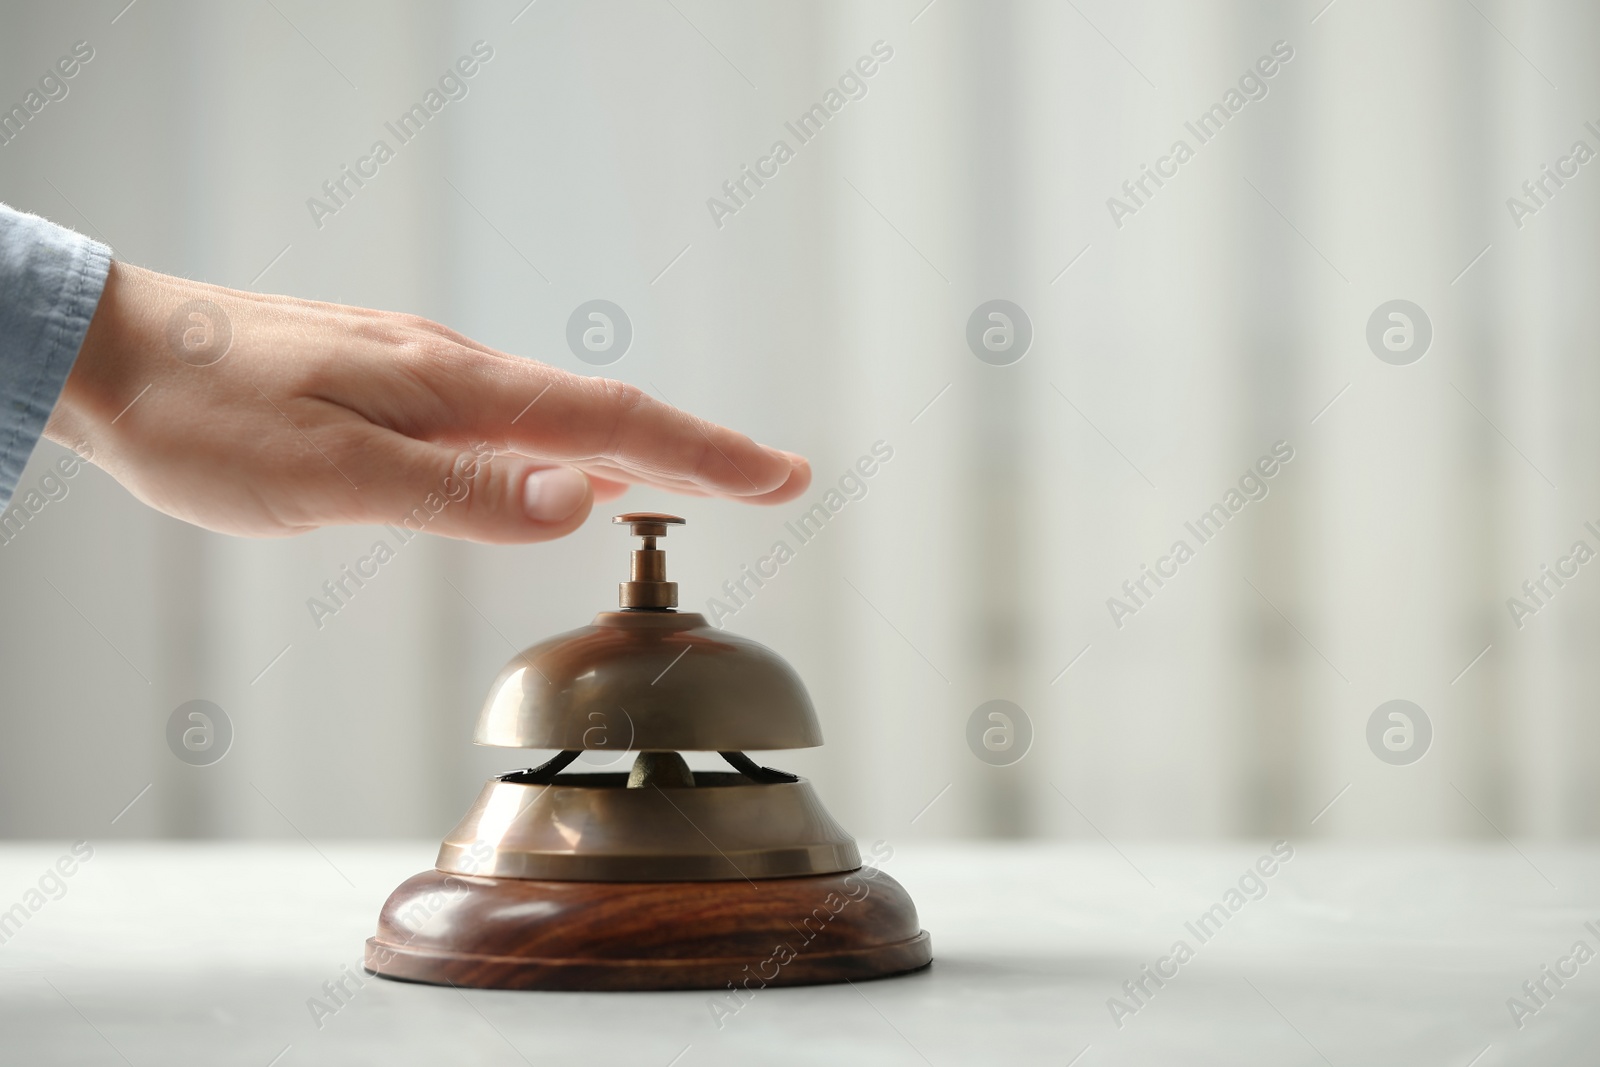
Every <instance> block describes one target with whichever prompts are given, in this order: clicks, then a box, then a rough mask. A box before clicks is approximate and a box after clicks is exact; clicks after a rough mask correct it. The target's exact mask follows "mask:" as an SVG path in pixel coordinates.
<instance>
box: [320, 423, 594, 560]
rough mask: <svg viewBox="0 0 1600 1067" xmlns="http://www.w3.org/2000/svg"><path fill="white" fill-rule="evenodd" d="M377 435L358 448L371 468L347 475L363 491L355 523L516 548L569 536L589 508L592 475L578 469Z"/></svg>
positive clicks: (391, 434) (517, 457)
mask: <svg viewBox="0 0 1600 1067" xmlns="http://www.w3.org/2000/svg"><path fill="white" fill-rule="evenodd" d="M379 432H380V433H381V435H382V437H383V438H384V440H383V441H382V447H381V448H367V449H362V450H361V452H362V454H363V455H366V456H373V457H374V458H373V460H372V461H370V462H371V464H372V467H373V469H370V470H366V471H359V472H352V473H354V477H355V481H356V483H357V484H358V485H360V486H361V490H360V492H359V499H360V501H361V505H360V509H361V512H362V514H361V515H360V517H358V518H356V519H355V520H354V521H357V522H373V523H393V524H395V525H397V526H404V527H406V528H408V529H412V530H423V531H426V532H428V533H436V534H442V535H444V536H445V537H456V538H461V539H463V540H467V541H483V542H488V543H490V544H520V543H525V542H529V541H550V540H553V539H555V538H557V537H564V536H566V535H567V534H569V533H571V532H572V531H574V530H576V529H577V528H578V527H579V526H582V525H583V522H584V520H585V519H587V518H588V517H589V512H590V510H591V509H592V508H593V506H594V488H593V486H592V485H591V484H590V482H589V477H588V475H586V474H584V473H583V472H582V471H580V470H577V469H576V468H573V467H564V466H552V465H550V464H549V463H548V462H540V461H538V460H532V459H527V458H525V457H521V456H515V455H509V454H504V453H500V454H496V453H493V452H489V451H487V450H485V451H482V452H470V451H469V452H462V451H457V450H455V449H450V448H444V447H442V446H439V445H435V444H430V443H429V442H426V441H418V440H415V439H414V438H410V437H406V436H404V435H402V434H397V433H393V432H392V431H387V430H383V431H379ZM365 465H367V464H366V463H358V464H357V466H358V467H360V466H365Z"/></svg>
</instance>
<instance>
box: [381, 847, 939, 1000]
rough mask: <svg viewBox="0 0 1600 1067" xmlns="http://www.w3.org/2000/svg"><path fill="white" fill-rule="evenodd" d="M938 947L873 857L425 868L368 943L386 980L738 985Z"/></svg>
mask: <svg viewBox="0 0 1600 1067" xmlns="http://www.w3.org/2000/svg"><path fill="white" fill-rule="evenodd" d="M932 958H933V953H932V946H931V943H930V941H929V938H928V934H927V932H926V931H924V930H922V929H921V927H920V926H919V925H918V922H917V911H916V907H915V905H913V904H912V902H911V897H910V895H909V894H907V893H906V891H905V889H904V888H902V887H901V885H900V883H899V882H896V881H895V880H894V879H893V878H891V877H889V876H888V875H887V874H884V873H882V872H881V871H878V870H876V869H875V868H871V867H867V868H862V869H860V870H857V871H851V872H847V873H844V874H825V875H813V876H809V877H804V878H762V879H756V880H755V881H744V880H740V881H726V882H557V881H542V880H538V879H531V878H478V877H471V876H466V875H459V874H445V873H443V872H441V871H437V870H434V871H425V872H423V873H422V874H418V875H416V876H414V877H412V878H410V879H407V880H406V881H405V882H404V883H402V884H401V885H400V887H399V888H398V889H396V890H395V891H394V893H393V894H391V895H390V897H389V900H388V902H387V903H385V904H384V907H383V911H382V913H381V914H380V915H379V918H378V933H377V936H376V937H373V938H370V939H368V941H367V951H366V966H367V969H368V970H369V971H372V972H374V973H376V974H380V975H383V976H384V977H386V978H397V979H403V980H408V981H414V982H432V983H437V984H454V985H459V986H476V987H480V988H488V989H591V990H607V989H617V990H621V989H727V988H728V987H730V986H731V987H733V988H735V989H748V990H755V989H760V988H763V987H765V986H780V985H810V984H816V983H823V982H842V981H845V980H846V979H851V980H855V979H867V978H881V977H885V976H887V975H892V974H900V973H903V972H905V971H912V970H916V969H918V968H920V967H924V966H926V965H927V964H928V962H929V961H930V960H931V959H932Z"/></svg>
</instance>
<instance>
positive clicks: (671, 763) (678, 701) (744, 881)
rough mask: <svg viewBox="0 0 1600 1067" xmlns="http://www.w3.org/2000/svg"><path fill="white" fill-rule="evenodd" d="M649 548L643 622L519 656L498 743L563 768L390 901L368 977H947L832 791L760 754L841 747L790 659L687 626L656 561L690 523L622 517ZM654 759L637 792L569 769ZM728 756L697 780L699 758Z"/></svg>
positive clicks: (487, 735) (522, 787)
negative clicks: (839, 812) (827, 739)
mask: <svg viewBox="0 0 1600 1067" xmlns="http://www.w3.org/2000/svg"><path fill="white" fill-rule="evenodd" d="M616 521H617V522H619V523H626V524H627V525H629V526H630V527H631V528H632V531H633V533H634V534H635V535H636V536H639V537H641V538H643V539H644V547H643V548H642V549H639V550H637V551H635V553H634V560H633V566H632V568H631V580H630V581H628V582H624V583H622V585H621V587H620V589H619V599H620V601H621V603H622V607H623V610H621V611H615V612H602V613H601V614H600V615H598V616H597V617H596V618H595V620H594V622H593V623H592V624H591V625H589V626H587V627H583V628H581V629H578V630H574V631H571V632H570V633H567V634H562V635H559V636H557V637H554V638H551V639H549V640H547V641H544V642H541V643H539V644H537V645H534V646H532V647H531V648H529V649H527V650H525V651H524V652H522V653H521V654H519V655H518V656H517V657H516V658H514V659H512V660H511V662H510V663H508V664H507V665H506V667H505V668H504V669H503V670H502V671H501V673H500V676H499V677H498V678H497V679H496V681H495V683H494V685H493V686H492V687H491V688H490V691H489V695H488V698H487V699H486V700H485V702H484V707H483V712H482V714H481V716H480V718H479V723H478V729H477V733H476V738H475V739H476V740H477V742H478V743H479V744H488V745H498V746H503V747H513V748H537V749H547V750H548V749H554V750H557V751H558V752H559V753H560V754H559V755H558V756H556V757H555V758H553V759H552V760H550V761H549V762H548V763H546V764H544V765H542V766H540V767H534V768H529V769H527V770H524V771H513V772H510V773H507V774H503V775H499V776H497V777H495V778H492V779H490V780H489V781H488V782H487V783H486V784H485V785H484V788H483V790H482V792H481V793H480V794H479V795H478V799H477V801H476V802H475V803H474V804H473V805H472V808H471V809H470V810H469V811H468V812H467V814H466V816H465V817H464V818H463V819H462V820H461V822H460V823H459V824H458V825H457V826H456V827H455V829H454V830H452V831H451V832H450V833H449V834H448V835H447V836H446V837H445V839H444V842H443V844H442V845H441V846H440V849H439V855H438V859H437V861H436V863H435V867H434V869H433V870H430V871H426V872H424V873H422V874H419V875H416V876H415V877H413V878H411V879H409V880H408V881H406V882H405V883H403V884H402V885H401V886H400V887H399V888H398V889H396V890H395V892H394V893H393V894H392V895H391V896H390V898H389V900H388V902H387V903H386V904H385V905H384V908H383V911H382V913H381V914H380V916H379V921H378V933H377V936H376V937H373V938H371V939H369V940H368V942H367V952H366V966H367V969H368V970H369V971H372V972H374V973H376V974H379V975H383V976H385V977H390V978H399V979H406V980H410V981H421V982H436V983H450V984H454V985H460V986H479V987H486V988H506V989H688V988H713V989H723V988H725V987H727V986H728V985H729V984H730V983H731V984H732V985H734V986H736V987H740V988H751V987H752V986H749V985H745V983H747V982H749V981H750V975H751V974H752V973H759V974H760V976H761V977H760V978H759V979H757V981H758V982H759V983H760V985H800V984H809V983H817V982H836V981H844V980H847V979H863V978H877V977H883V976H886V975H891V974H898V973H902V972H905V971H911V970H916V969H918V968H920V967H923V966H925V965H926V964H927V963H928V962H929V961H930V959H931V958H932V951H931V946H930V942H929V938H928V935H927V933H926V931H923V930H922V929H921V927H920V925H919V924H918V921H917V915H916V908H915V906H914V905H913V904H912V902H911V899H910V897H909V896H908V895H907V894H906V892H905V890H904V889H903V888H902V887H901V886H900V885H899V883H898V882H896V881H895V880H894V879H893V878H891V877H889V876H888V875H887V874H885V873H883V872H882V871H881V870H879V869H877V868H876V867H874V866H865V867H864V866H862V862H861V855H860V853H859V851H858V849H857V848H856V844H855V842H854V840H853V839H852V838H851V837H850V835H849V834H848V833H846V832H845V831H844V829H843V828H842V827H840V826H839V824H838V823H836V822H835V821H834V820H833V818H832V816H830V815H829V814H828V812H827V809H826V808H824V807H823V805H822V802H821V800H820V799H819V798H818V797H817V795H816V791H815V790H814V789H813V788H812V786H811V783H809V782H807V781H806V780H804V779H803V778H798V777H796V776H794V775H791V774H786V773H784V772H782V771H774V770H770V769H768V768H765V767H761V766H758V765H757V764H756V763H755V762H754V761H753V760H751V759H750V758H749V757H746V756H745V755H744V750H746V749H749V750H756V751H768V750H777V749H788V748H807V747H812V746H815V745H818V744H821V741H822V735H821V730H820V727H819V726H818V723H817V719H816V712H815V710H814V709H813V708H812V705H811V701H810V697H809V696H808V695H807V694H806V691H805V687H804V685H803V684H802V683H801V681H800V679H799V677H798V676H797V675H796V674H795V673H794V671H793V669H792V668H790V667H789V665H788V664H787V663H785V662H784V661H783V659H782V658H781V657H779V656H777V655H776V654H775V653H773V652H772V651H771V650H769V649H767V648H765V647H763V646H761V645H759V644H756V643H755V642H753V641H749V640H747V639H744V638H740V637H736V636H734V635H732V634H728V633H725V632H723V631H721V630H717V629H715V628H713V627H711V626H710V625H708V624H707V623H706V620H705V619H704V618H703V617H702V616H700V615H697V614H694V613H691V612H678V611H675V610H673V609H674V607H675V606H676V604H677V586H676V584H674V583H672V582H668V581H667V580H666V561H665V553H664V552H662V551H660V550H659V549H658V548H657V547H656V541H657V539H658V538H659V537H662V536H664V535H665V533H666V531H667V528H668V527H669V526H675V525H682V523H683V520H682V519H678V518H675V517H673V516H669V515H654V514H635V515H623V516H618V518H617V520H616ZM583 751H595V752H609V753H614V754H620V753H624V752H637V753H638V754H639V755H638V758H637V759H636V760H635V761H634V764H633V767H632V769H631V771H629V772H621V771H617V772H585V773H575V772H570V771H568V770H566V767H568V766H569V765H570V764H571V763H572V762H573V761H574V759H575V758H576V757H577V756H578V755H579V753H581V752H583ZM684 751H690V752H695V751H698V752H720V753H722V755H723V757H724V758H725V760H726V761H727V763H728V764H729V770H726V771H690V769H689V767H688V765H687V763H686V762H685V761H684V760H683V759H682V757H681V756H680V755H679V753H680V752H684Z"/></svg>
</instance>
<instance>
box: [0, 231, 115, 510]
mask: <svg viewBox="0 0 1600 1067" xmlns="http://www.w3.org/2000/svg"><path fill="white" fill-rule="evenodd" d="M110 270H111V249H109V248H107V247H106V246H105V245H103V244H101V243H100V242H98V241H91V240H90V239H89V238H87V237H85V236H83V235H82V234H79V233H74V232H73V231H71V230H68V229H65V228H64V227H61V226H57V225H56V224H55V223H52V222H47V221H46V220H44V219H41V218H39V217H38V216H37V215H25V214H23V213H22V212H20V211H13V210H12V209H11V208H9V207H7V206H6V205H4V204H0V510H3V509H4V508H5V507H6V506H7V505H9V504H10V503H11V495H12V494H13V493H15V492H16V490H17V480H18V479H19V478H21V477H22V468H23V466H24V465H26V464H27V462H28V457H29V456H30V455H32V454H33V446H34V445H36V444H38V443H39V437H40V436H41V435H42V434H43V433H44V424H45V421H46V420H47V419H49V418H50V411H51V409H53V408H54V407H55V406H56V401H57V400H58V399H60V397H61V388H62V386H64V385H65V384H66V382H67V374H68V372H69V371H71V370H72V364H73V361H74V360H76V359H77V358H78V349H79V348H81V347H82V346H83V335H84V334H85V333H87V332H88V331H89V320H90V319H91V318H93V317H94V309H95V308H96V307H97V306H99V303H100V293H101V291H102V290H103V289H105V286H106V275H107V274H108V273H109V272H110Z"/></svg>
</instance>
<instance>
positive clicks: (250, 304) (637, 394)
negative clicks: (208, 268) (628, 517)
mask: <svg viewBox="0 0 1600 1067" xmlns="http://www.w3.org/2000/svg"><path fill="white" fill-rule="evenodd" d="M219 311H220V315H219V314H218V312H219ZM45 432H46V435H47V436H49V437H50V438H51V439H52V440H54V441H57V442H60V443H61V444H64V445H67V446H68V447H72V448H77V449H79V450H83V449H84V446H85V445H87V446H89V448H92V449H93V453H92V454H93V456H94V461H95V463H97V464H98V465H99V466H101V467H104V468H105V469H106V470H107V471H109V472H110V473H111V474H112V475H113V476H114V477H116V479H117V480H118V481H120V482H121V483H122V484H123V485H125V486H127V488H128V489H129V491H131V492H132V493H133V494H134V495H135V496H137V497H138V498H139V499H140V500H143V501H144V502H145V503H147V504H149V505H151V506H152V507H156V508H159V509H160V510H162V511H164V512H166V513H167V514H169V515H173V516H176V517H177V518H180V519H184V520H186V521H188V522H192V523H194V524H196V525H198V526H204V527H206V528H207V529H211V530H218V531H221V532H223V533H231V534H241V535H245V536H251V537H278V536H286V535H289V534H297V533H302V532H304V531H306V530H311V529H315V528H316V527H319V526H330V525H337V524H348V523H373V524H377V523H385V522H399V521H400V520H401V519H402V518H403V517H404V516H406V515H408V514H410V513H411V512H412V510H413V509H414V508H416V507H418V506H420V505H422V504H423V502H424V501H425V500H426V499H427V498H428V496H429V495H430V494H434V499H435V500H436V501H437V500H438V499H440V498H443V497H446V496H449V497H450V499H451V500H452V503H450V504H449V506H447V507H445V508H444V509H443V510H442V511H440V512H439V513H438V514H437V516H436V517H435V518H433V519H432V520H431V521H430V523H429V526H428V528H429V530H430V531H433V532H437V533H442V534H445V535H447V536H450V537H461V538H466V539H469V540H473V541H490V542H500V543H506V542H519V541H543V540H548V539H550V538H554V537H560V536H562V535H563V534H567V533H570V532H572V531H573V530H574V529H576V528H577V527H578V526H579V525H580V524H581V523H582V522H583V520H584V519H585V518H586V517H587V516H588V514H589V509H590V507H591V506H592V505H593V503H594V500H595V499H596V498H599V499H602V500H604V499H610V498H612V497H615V496H618V495H620V494H621V493H622V492H623V490H624V489H625V488H626V486H627V484H628V483H632V482H639V483H646V484H650V485H658V486H662V487H664V488H667V489H671V490H674V491H676V492H680V493H692V494H699V495H716V496H725V497H731V498H734V499H739V500H746V501H751V502H755V503H779V502H781V501H785V500H791V499H793V498H794V497H796V496H798V495H799V494H800V493H802V492H804V491H805V488H806V486H807V485H808V484H809V483H810V481H811V469H810V467H809V466H808V465H807V463H806V461H805V460H804V459H803V458H801V457H800V456H797V455H794V454H793V453H789V452H782V451H779V450H777V449H774V448H767V447H765V446H763V445H758V444H756V443H755V442H754V441H752V440H750V439H749V438H748V437H745V436H744V435H743V434H739V433H735V432H734V431H732V430H729V429H726V428H724V427H721V426H718V425H716V424H714V423H710V422H706V421H705V420H703V419H700V418H696V417H695V416H693V415H689V414H686V413H685V412H682V411H679V410H677V409H676V408H674V407H671V406H670V405H667V404H664V403H661V402H660V401H657V400H655V399H654V398H652V397H650V396H649V395H648V394H646V393H644V392H642V391H641V390H639V389H637V388H635V387H633V386H631V385H627V384H625V383H623V382H617V381H611V380H609V379H605V378H587V377H582V376H580V375H575V374H568V373H567V372H565V371H562V370H557V369H556V368H554V367H548V366H545V365H544V364H542V363H535V362H533V361H531V360H527V359H520V358H518V357H515V356H508V355H505V354H504V353H501V352H496V351H494V350H492V349H489V348H485V347H484V346H483V345H480V344H478V343H476V342H475V341H472V340H470V339H468V338H466V337H462V336H461V335H460V334H457V333H454V332H452V331H450V330H447V329H445V328H444V327H442V326H439V325H437V324H435V323H432V322H428V321H427V320H425V319H420V318H416V317H414V316H410V315H397V314H392V313H389V312H383V311H367V310H363V309H361V308H351V307H341V306H339V305H336V304H319V303H313V302H310V301H305V300H296V299H293V298H290V297H282V296H261V295H258V294H255V293H246V292H238V291H235V290H232V289H223V288H220V287H218V286H211V285H202V284H200V283H198V282H191V281H187V280H185V279H182V278H172V277H168V276H166V275H161V274H156V273H153V272H151V271H146V270H140V269H139V268H137V267H130V266H128V265H126V264H123V263H116V264H114V265H113V266H112V268H111V276H110V278H109V279H108V280H107V282H106V288H105V293H104V295H103V296H102V297H101V299H100V304H99V308H98V310H97V311H96V312H95V316H94V320H93V321H92V322H91V323H90V325H89V332H88V335H87V336H86V337H85V338H84V342H83V348H82V350H81V351H80V352H79V354H78V359H77V362H76V363H75V364H74V366H73V369H72V373H71V375H70V376H69V377H68V378H67V384H66V388H65V390H64V391H63V393H62V396H61V401H60V403H59V404H58V405H57V406H56V410H55V412H54V413H53V414H52V415H51V418H50V422H49V425H48V426H47V427H46V430H45ZM484 456H487V457H491V458H488V459H487V461H486V462H483V461H480V457H484ZM447 479H454V480H453V481H450V482H447V481H446V480H447ZM450 487H454V493H452V492H451V489H450ZM456 494H460V495H459V498H458V497H457V495H456Z"/></svg>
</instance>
